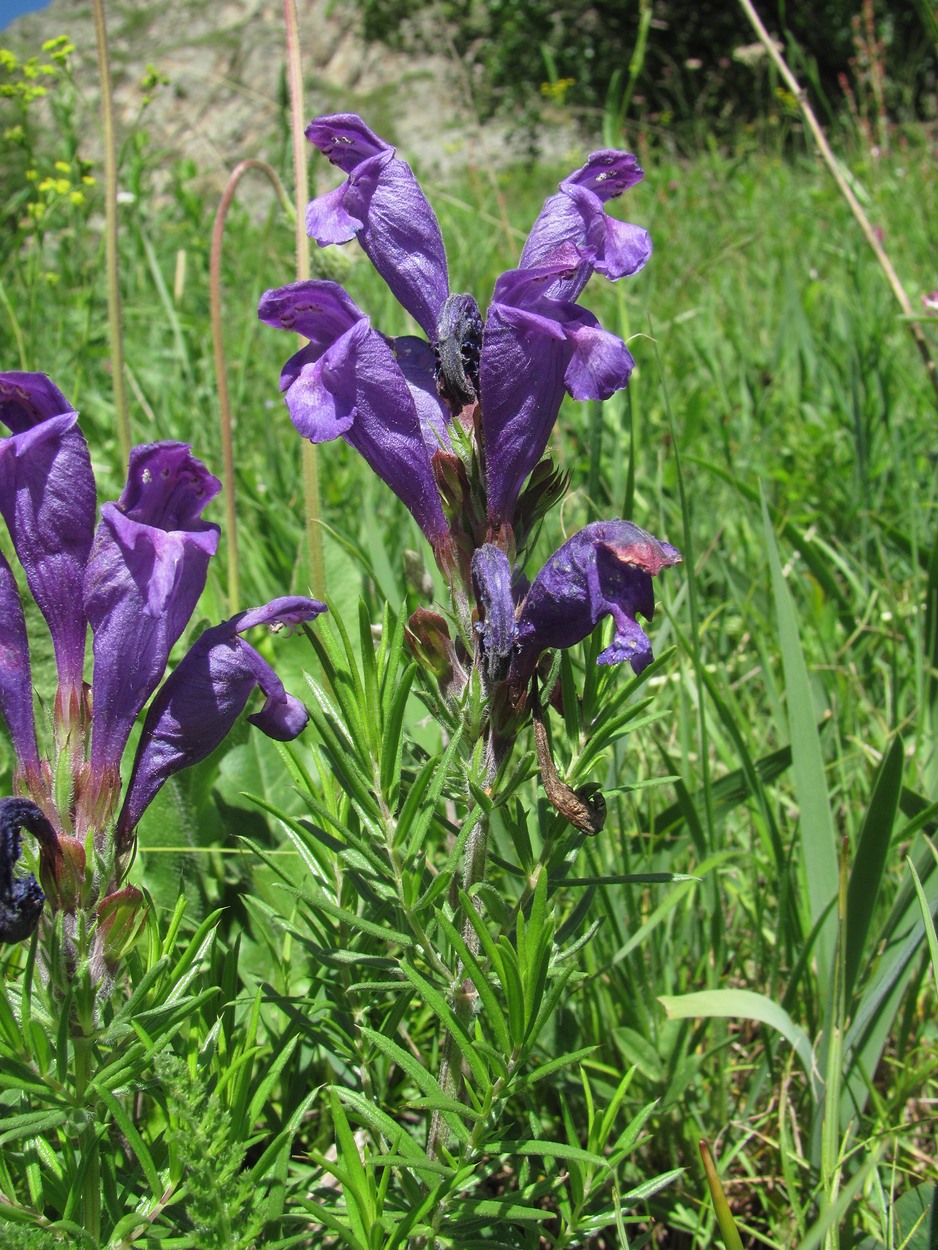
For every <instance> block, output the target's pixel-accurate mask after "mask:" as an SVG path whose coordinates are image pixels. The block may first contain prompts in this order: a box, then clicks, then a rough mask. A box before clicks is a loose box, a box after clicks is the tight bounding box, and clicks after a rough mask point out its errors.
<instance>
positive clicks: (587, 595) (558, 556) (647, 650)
mask: <svg viewBox="0 0 938 1250" xmlns="http://www.w3.org/2000/svg"><path fill="white" fill-rule="evenodd" d="M680 561H681V553H680V552H679V551H678V550H677V548H676V547H672V546H671V544H670V543H666V542H662V541H661V540H660V539H657V538H655V537H654V536H653V535H652V534H648V533H646V532H645V530H643V529H639V527H638V526H637V525H633V524H632V522H631V521H595V522H594V523H593V524H592V525H587V526H585V528H583V529H581V530H580V531H579V533H577V534H574V535H573V537H572V538H569V539H568V540H567V541H566V542H565V543H564V544H563V546H562V547H560V548H559V549H558V550H557V551H555V552H554V554H553V555H552V556H551V558H550V559H549V560H548V561H547V563H546V564H545V565H544V567H543V568H542V569H541V571H540V573H538V575H537V577H535V579H534V581H533V582H532V584H531V589H530V590H529V591H528V593H527V595H526V596H525V599H524V603H523V604H522V607H521V611H520V613H519V615H518V621H517V629H516V634H515V648H514V654H513V656H512V662H511V671H510V673H509V682H510V683H511V685H512V686H514V687H515V688H516V689H522V688H524V687H525V686H526V685H527V683H528V681H529V680H530V678H531V676H532V674H533V672H534V669H535V666H536V665H537V661H538V659H539V657H540V656H541V654H542V653H543V652H544V651H545V650H547V648H549V647H560V648H563V647H572V646H574V645H575V644H576V643H578V642H582V640H583V639H584V638H586V637H587V636H588V635H589V634H591V633H592V631H593V629H594V628H595V627H596V625H598V624H599V622H600V621H601V620H603V618H604V617H606V616H611V617H612V620H613V624H614V626H615V632H614V634H613V637H612V642H611V643H610V644H609V646H608V647H606V648H605V650H604V651H602V652H601V653H600V655H599V658H598V660H597V663H599V664H621V663H623V662H625V661H628V663H629V664H631V666H632V669H633V671H634V672H635V673H641V672H642V670H643V669H645V668H647V667H648V665H649V664H650V663H651V661H652V659H653V658H654V657H653V655H652V649H651V643H650V641H649V640H648V637H647V635H646V634H645V631H644V630H643V629H642V627H641V625H639V623H638V621H637V619H636V617H637V616H639V615H640V616H643V617H644V618H645V620H646V621H650V620H651V619H652V617H653V616H654V613H655V594H654V589H653V586H652V578H653V577H654V576H656V575H657V574H658V573H660V572H661V570H662V569H665V568H668V567H670V566H671V565H674V564H679V563H680Z"/></svg>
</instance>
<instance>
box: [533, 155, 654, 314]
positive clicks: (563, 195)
mask: <svg viewBox="0 0 938 1250" xmlns="http://www.w3.org/2000/svg"><path fill="white" fill-rule="evenodd" d="M644 176H645V175H644V171H643V170H642V168H641V166H640V165H639V164H638V162H637V161H636V159H635V157H634V156H633V155H632V154H631V152H618V151H615V150H614V149H605V150H603V151H599V152H593V153H592V154H591V156H590V158H589V160H588V161H587V163H586V164H585V165H583V166H582V167H581V168H580V169H578V170H575V171H574V172H573V173H572V174H570V176H569V177H568V178H565V179H564V180H563V182H561V183H560V186H559V189H558V191H557V194H556V195H552V196H551V197H550V198H549V199H548V200H547V201H546V202H545V204H544V207H543V208H542V209H541V211H540V214H539V215H538V218H537V220H536V221H535V223H534V225H533V226H532V228H531V233H530V234H529V235H528V238H527V242H526V243H525V245H524V250H523V251H522V253H521V261H520V265H521V267H522V268H532V267H535V266H540V265H546V264H551V263H553V262H554V261H555V260H556V258H557V255H558V253H563V252H564V251H565V249H567V248H569V247H571V246H572V247H573V248H574V249H575V250H576V253H577V256H578V263H577V266H576V268H575V271H574V272H573V273H572V274H570V275H568V276H563V277H558V279H557V282H556V285H555V286H554V288H553V289H552V290H551V292H550V294H551V295H552V296H553V297H554V298H555V299H567V300H575V299H577V297H578V296H579V295H580V293H581V291H582V290H583V288H584V287H585V286H586V284H587V282H588V281H589V279H590V277H591V275H592V273H593V271H594V270H596V271H598V272H599V273H601V274H604V275H605V277H607V278H612V279H616V278H624V277H627V276H628V275H630V274H633V273H637V272H638V271H639V270H640V269H641V268H642V267H643V265H644V264H645V262H646V261H647V260H648V258H649V256H650V255H651V239H650V237H649V235H648V232H647V231H646V230H642V229H641V228H640V227H639V226H632V225H629V224H628V223H627V222H621V221H616V220H615V218H612V217H609V216H608V215H607V214H606V212H605V210H604V208H603V204H604V203H605V202H606V201H607V200H610V199H614V198H616V197H617V196H619V195H621V194H622V192H623V191H625V190H627V189H628V188H629V187H631V186H634V185H635V183H636V182H639V181H640V180H641V179H642V178H643V177H644Z"/></svg>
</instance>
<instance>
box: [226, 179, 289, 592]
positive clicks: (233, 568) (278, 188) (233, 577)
mask: <svg viewBox="0 0 938 1250" xmlns="http://www.w3.org/2000/svg"><path fill="white" fill-rule="evenodd" d="M249 169H259V170H260V171H261V173H262V174H266V176H267V178H268V179H269V181H270V183H271V185H272V186H273V188H274V191H275V192H276V193H277V199H278V200H279V201H280V205H281V207H282V208H283V209H284V211H285V212H286V213H290V212H291V211H292V207H293V206H292V205H291V203H290V200H289V197H288V196H287V193H286V191H285V190H284V188H283V183H282V182H281V181H280V179H279V178H278V177H277V174H276V171H275V170H274V169H272V168H271V166H270V165H268V164H267V162H266V161H258V160H253V159H252V160H246V161H241V162H240V164H238V165H236V166H235V168H234V169H233V170H232V173H231V176H230V177H229V179H228V182H227V183H226V185H225V190H224V192H223V193H222V197H221V200H220V201H219V204H218V209H217V211H216V213H215V221H214V223H213V224H212V250H211V253H210V255H209V270H208V272H209V278H208V291H209V309H210V312H209V316H210V319H211V323H212V349H213V352H214V356H215V385H216V387H217V388H218V409H219V422H220V427H221V458H222V476H223V478H224V483H225V524H226V527H227V540H228V610H229V611H230V612H232V613H234V612H237V610H238V607H239V605H240V603H241V593H240V584H239V574H238V511H237V507H236V503H235V482H234V438H233V436H232V422H231V400H230V398H229V395H228V369H227V365H226V363H225V336H224V329H223V325H222V308H221V258H222V244H223V242H224V238H225V221H226V219H227V217H228V210H229V208H230V207H231V203H232V200H233V199H234V194H235V191H236V190H237V188H238V183H239V182H240V181H241V179H242V178H243V177H244V175H245V174H246V173H247V171H248V170H249Z"/></svg>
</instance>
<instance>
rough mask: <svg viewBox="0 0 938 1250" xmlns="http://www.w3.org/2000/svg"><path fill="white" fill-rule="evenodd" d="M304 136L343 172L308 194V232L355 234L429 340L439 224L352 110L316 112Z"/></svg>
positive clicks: (440, 255) (437, 289) (439, 283)
mask: <svg viewBox="0 0 938 1250" xmlns="http://www.w3.org/2000/svg"><path fill="white" fill-rule="evenodd" d="M306 137H307V139H309V141H310V142H311V143H313V144H315V145H316V147H318V148H319V150H320V151H321V152H322V153H323V155H324V156H326V157H327V158H328V159H329V160H330V161H331V162H332V164H333V165H337V166H338V168H339V169H341V170H342V171H343V172H344V173H346V174H348V181H347V182H345V183H344V184H343V185H342V186H341V187H339V188H338V190H337V191H332V192H330V193H329V194H327V195H325V196H320V197H318V198H317V199H315V200H313V201H312V203H311V204H310V205H309V207H308V208H307V210H306V230H307V233H308V234H309V235H310V236H311V237H312V238H314V239H315V240H316V242H317V243H319V244H320V246H325V245H326V244H329V243H339V242H345V241H347V240H348V239H350V238H352V237H353V236H354V235H357V236H358V241H359V243H360V244H361V246H362V248H363V250H364V252H365V254H366V255H367V257H368V259H369V260H370V261H371V263H372V264H373V265H374V267H375V269H377V271H378V273H380V274H381V276H382V278H384V280H385V282H386V283H387V284H388V286H389V287H390V288H391V290H392V291H393V293H394V296H395V298H396V299H397V300H398V301H399V302H400V303H401V304H402V305H403V307H404V308H406V309H407V311H408V312H409V313H410V314H411V315H412V316H413V317H414V318H415V319H416V321H417V323H418V324H419V325H420V327H421V329H422V330H423V331H424V333H425V334H426V335H427V337H428V338H432V337H433V334H434V331H435V329H436V322H437V317H438V315H439V311H440V308H441V306H442V304H443V301H444V300H445V299H446V296H447V295H448V294H449V279H448V276H447V268H446V250H445V248H444V246H443V236H442V234H441V233H440V227H439V223H438V222H437V219H436V215H435V214H434V212H433V209H432V208H431V207H430V204H429V203H428V201H427V197H426V196H425V195H424V193H423V191H422V190H421V189H420V184H419V183H418V182H417V179H416V178H415V177H414V174H413V171H412V170H411V168H410V166H409V165H408V164H407V163H406V161H402V160H400V159H399V158H398V157H397V156H396V154H395V149H394V148H393V147H391V146H390V144H387V143H385V142H384V140H383V139H379V138H378V136H377V135H376V134H375V133H374V132H373V131H372V130H369V128H368V127H367V126H366V125H365V123H364V122H363V121H362V119H361V118H360V117H358V116H356V114H354V113H336V114H333V115H332V116H327V117H317V118H315V120H313V121H312V122H310V124H309V126H308V127H307V128H306Z"/></svg>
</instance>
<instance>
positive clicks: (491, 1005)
mask: <svg viewBox="0 0 938 1250" xmlns="http://www.w3.org/2000/svg"><path fill="white" fill-rule="evenodd" d="M437 924H438V925H439V926H440V928H441V929H442V931H443V932H444V933H445V934H446V937H447V939H448V940H449V942H450V944H451V945H452V947H453V949H454V950H455V951H456V954H457V955H458V956H459V958H460V960H461V961H462V963H463V967H464V968H465V970H466V972H467V973H468V975H469V978H470V980H471V981H472V984H473V985H474V986H475V990H476V993H477V994H478V995H479V998H480V999H481V1000H482V1005H483V1006H484V1008H485V1018H486V1020H487V1021H488V1024H489V1026H490V1027H491V1029H492V1032H493V1033H494V1034H495V1040H496V1042H497V1044H498V1046H499V1047H500V1049H501V1051H502V1053H503V1054H506V1055H508V1054H511V1039H510V1037H509V1036H508V1024H507V1023H506V1020H505V1015H504V1012H503V1011H502V1009H501V1006H500V1005H499V1002H498V998H497V997H496V994H495V990H494V989H493V988H492V985H491V983H490V981H489V978H488V976H487V975H486V973H485V971H484V970H483V968H482V966H481V964H480V963H479V961H478V959H477V958H476V957H475V955H474V954H473V953H472V951H471V950H470V949H469V947H468V946H467V945H466V943H465V941H464V939H463V936H462V934H461V933H460V932H459V931H458V930H457V928H456V926H455V925H453V924H451V923H450V921H449V920H447V918H446V917H445V916H444V915H443V913H442V912H441V913H440V914H439V915H438V916H437Z"/></svg>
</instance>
